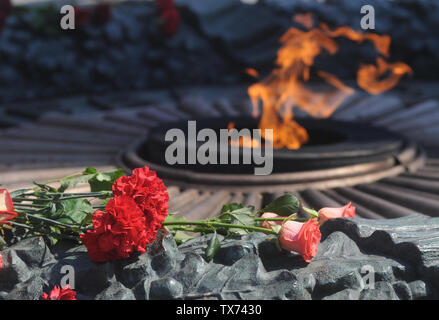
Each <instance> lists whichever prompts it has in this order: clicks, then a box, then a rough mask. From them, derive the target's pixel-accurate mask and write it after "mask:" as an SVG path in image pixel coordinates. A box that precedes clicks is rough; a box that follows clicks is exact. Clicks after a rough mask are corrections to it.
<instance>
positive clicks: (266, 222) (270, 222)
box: [261, 212, 286, 229]
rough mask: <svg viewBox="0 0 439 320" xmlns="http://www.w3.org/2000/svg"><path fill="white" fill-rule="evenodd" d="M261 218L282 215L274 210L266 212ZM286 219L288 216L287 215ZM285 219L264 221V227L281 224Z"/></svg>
mask: <svg viewBox="0 0 439 320" xmlns="http://www.w3.org/2000/svg"><path fill="white" fill-rule="evenodd" d="M261 218H282V217H281V216H280V215H278V214H276V213H273V212H264V214H263V215H262V216H261ZM285 219H286V217H285ZM282 222H283V221H264V222H262V223H261V226H262V228H265V229H271V227H270V226H274V225H281V224H282Z"/></svg>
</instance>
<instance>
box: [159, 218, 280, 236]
mask: <svg viewBox="0 0 439 320" xmlns="http://www.w3.org/2000/svg"><path fill="white" fill-rule="evenodd" d="M163 225H164V226H175V225H177V226H178V225H182V226H183V225H188V226H206V227H210V226H213V227H225V228H237V229H245V230H251V231H258V232H264V233H270V234H275V235H277V233H276V232H275V231H273V230H270V229H265V228H262V227H254V226H244V225H240V224H230V223H222V222H215V221H209V220H197V221H174V222H166V221H165V222H163Z"/></svg>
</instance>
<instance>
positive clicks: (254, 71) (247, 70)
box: [245, 68, 259, 78]
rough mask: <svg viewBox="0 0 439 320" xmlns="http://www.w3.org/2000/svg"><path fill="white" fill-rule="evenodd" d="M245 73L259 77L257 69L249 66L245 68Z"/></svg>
mask: <svg viewBox="0 0 439 320" xmlns="http://www.w3.org/2000/svg"><path fill="white" fill-rule="evenodd" d="M245 73H247V74H248V75H249V76H252V77H253V78H259V72H258V70H256V69H253V68H247V69H245Z"/></svg>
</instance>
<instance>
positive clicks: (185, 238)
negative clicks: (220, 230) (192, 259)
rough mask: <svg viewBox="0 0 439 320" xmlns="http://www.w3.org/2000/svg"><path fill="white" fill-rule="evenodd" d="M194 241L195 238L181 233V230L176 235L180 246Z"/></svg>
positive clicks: (175, 237)
mask: <svg viewBox="0 0 439 320" xmlns="http://www.w3.org/2000/svg"><path fill="white" fill-rule="evenodd" d="M192 239H195V237H194V236H191V235H189V234H187V233H186V232H183V231H180V230H177V231H176V232H175V234H174V240H175V242H177V243H178V244H180V243H183V242H186V241H189V240H192Z"/></svg>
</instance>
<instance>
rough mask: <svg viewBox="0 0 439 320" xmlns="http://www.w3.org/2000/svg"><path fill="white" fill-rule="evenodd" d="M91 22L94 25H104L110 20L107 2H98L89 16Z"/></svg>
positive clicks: (109, 9) (109, 8)
mask: <svg viewBox="0 0 439 320" xmlns="http://www.w3.org/2000/svg"><path fill="white" fill-rule="evenodd" d="M91 20H92V23H93V24H95V25H99V26H102V25H105V24H107V23H108V22H110V20H111V7H110V5H109V4H108V3H101V4H98V5H97V6H96V7H95V8H94V10H93V15H92V17H91Z"/></svg>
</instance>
